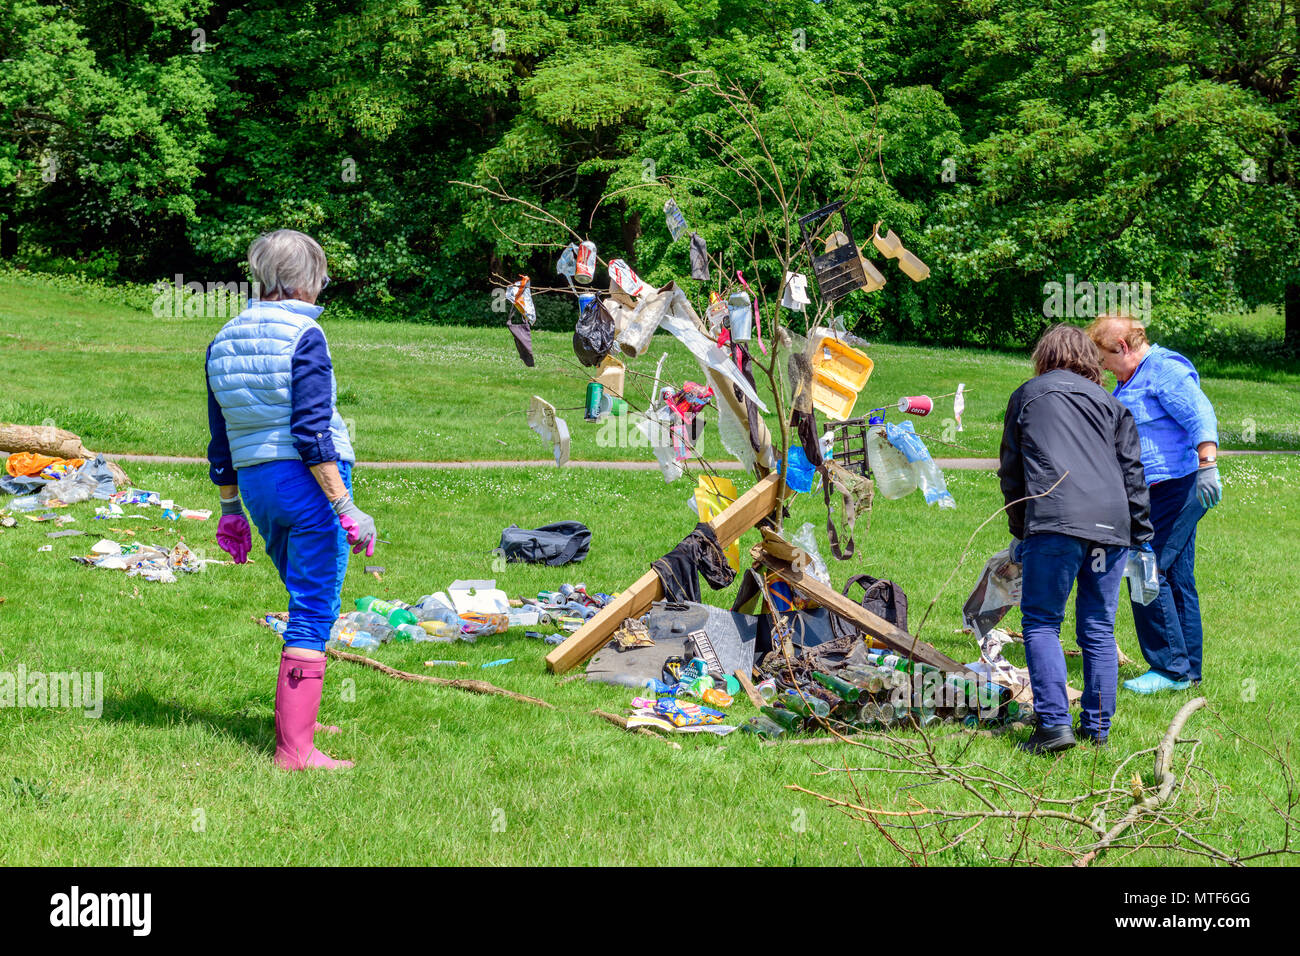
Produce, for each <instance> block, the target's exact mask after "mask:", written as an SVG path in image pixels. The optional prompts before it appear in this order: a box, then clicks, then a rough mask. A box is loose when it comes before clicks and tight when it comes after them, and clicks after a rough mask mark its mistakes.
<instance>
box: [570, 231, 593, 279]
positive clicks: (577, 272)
mask: <svg viewBox="0 0 1300 956" xmlns="http://www.w3.org/2000/svg"><path fill="white" fill-rule="evenodd" d="M595 275H596V244H595V243H594V242H592V241H591V240H590V239H586V240H583V242H582V244H581V245H580V246H578V254H577V258H576V259H575V261H574V278H575V279H577V280H578V281H579V282H580V283H582V284H583V285H591V280H592V279H593V278H594V277H595Z"/></svg>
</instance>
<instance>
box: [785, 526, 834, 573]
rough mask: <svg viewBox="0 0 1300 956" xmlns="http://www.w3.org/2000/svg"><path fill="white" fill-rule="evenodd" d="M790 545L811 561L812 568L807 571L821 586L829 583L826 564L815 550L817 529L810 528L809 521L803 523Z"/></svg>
mask: <svg viewBox="0 0 1300 956" xmlns="http://www.w3.org/2000/svg"><path fill="white" fill-rule="evenodd" d="M790 543H791V544H793V545H794V546H795V547H796V548H799V549H800V550H801V551H803V552H804V553H805V554H807V555H808V557H809V558H810V559H811V560H812V567H811V568H809V569H808V571H809V573H810V574H812V576H813V577H815V578H816V579H817V580H818V581H820V582H822V584H825V585H829V584H830V583H831V574H830V571H829V570H827V568H826V562H825V561H823V560H822V555H821V552H820V551H818V550H817V529H816V528H814V527H813V526H812V522H811V521H805V522H804V525H803V527H802V528H800V529H799V533H798V534H796V535H794V537H792V538H791V539H790Z"/></svg>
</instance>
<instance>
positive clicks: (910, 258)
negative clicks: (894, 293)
mask: <svg viewBox="0 0 1300 956" xmlns="http://www.w3.org/2000/svg"><path fill="white" fill-rule="evenodd" d="M871 242H872V243H873V244H874V245H875V247H876V248H877V249H879V250H880V254H881V255H883V256H884V257H885V258H886V259H897V260H898V268H900V269H902V270H903V272H904V273H906V275H907V276H908V278H910V279H911V280H912V281H913V282H920V281H921V280H922V279H924V278H926V277H927V276H928V275H929V274H930V267H929V266H927V265H926V264H925V263H924V262H922V261H921V260H920V259H918V258H917V257H916V256H914V255H913V254H912V253H910V252H908V251H907V250H906V249H904V248H903V241H902V240H901V239H899V238H898V236H896V235H894V230H892V229H886V230H885V234H884V235H883V236H882V235H881V234H880V223H876V226H875V228H874V229H873V230H872V231H871Z"/></svg>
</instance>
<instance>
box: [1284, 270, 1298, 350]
mask: <svg viewBox="0 0 1300 956" xmlns="http://www.w3.org/2000/svg"><path fill="white" fill-rule="evenodd" d="M1282 310H1283V313H1284V314H1285V315H1286V339H1285V345H1286V348H1287V350H1288V351H1290V352H1291V354H1292V355H1300V282H1288V283H1287V284H1286V292H1285V293H1284V297H1283V300H1282Z"/></svg>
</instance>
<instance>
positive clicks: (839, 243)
mask: <svg viewBox="0 0 1300 956" xmlns="http://www.w3.org/2000/svg"><path fill="white" fill-rule="evenodd" d="M844 205H845V204H844V200H843V199H840V200H837V201H835V202H833V203H831V204H830V205H829V206H823V207H822V208H821V209H818V210H817V211H816V212H811V213H809V214H808V215H806V216H803V217H801V218H800V219H799V231H800V232H801V233H802V234H803V242H804V246H805V248H807V250H808V255H809V257H810V258H811V259H812V264H813V277H814V278H815V279H816V280H817V288H818V289H819V290H820V292H821V296H822V298H823V299H825V300H826V301H827V302H834V301H835V300H836V299H841V298H843V297H844V296H846V295H848V294H849V293H850V292H854V291H856V290H858V289H865V288H867V286H868V285H870V284H871V282H870V281H869V280H868V278H867V272H866V268H865V264H866V260H865V259H863V258H862V253H861V252H860V251H859V249H858V247H857V245H856V244H855V243H854V241H853V229H852V227H851V226H850V225H849V215H848V213H847V212H845V210H844ZM837 212H838V213H839V214H840V224H841V225H842V227H843V228H842V229H841V230H839V231H837V232H835V233H834V234H833V235H832V236H831V238H830V239H828V240H827V241H826V244H825V248H824V250H823V251H822V252H821V253H820V254H818V252H817V250H816V249H815V248H813V237H814V234H810V233H809V232H808V227H809V226H810V225H814V224H816V223H818V222H821V221H822V220H824V219H829V218H830V217H831V216H833V215H835V213H837Z"/></svg>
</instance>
